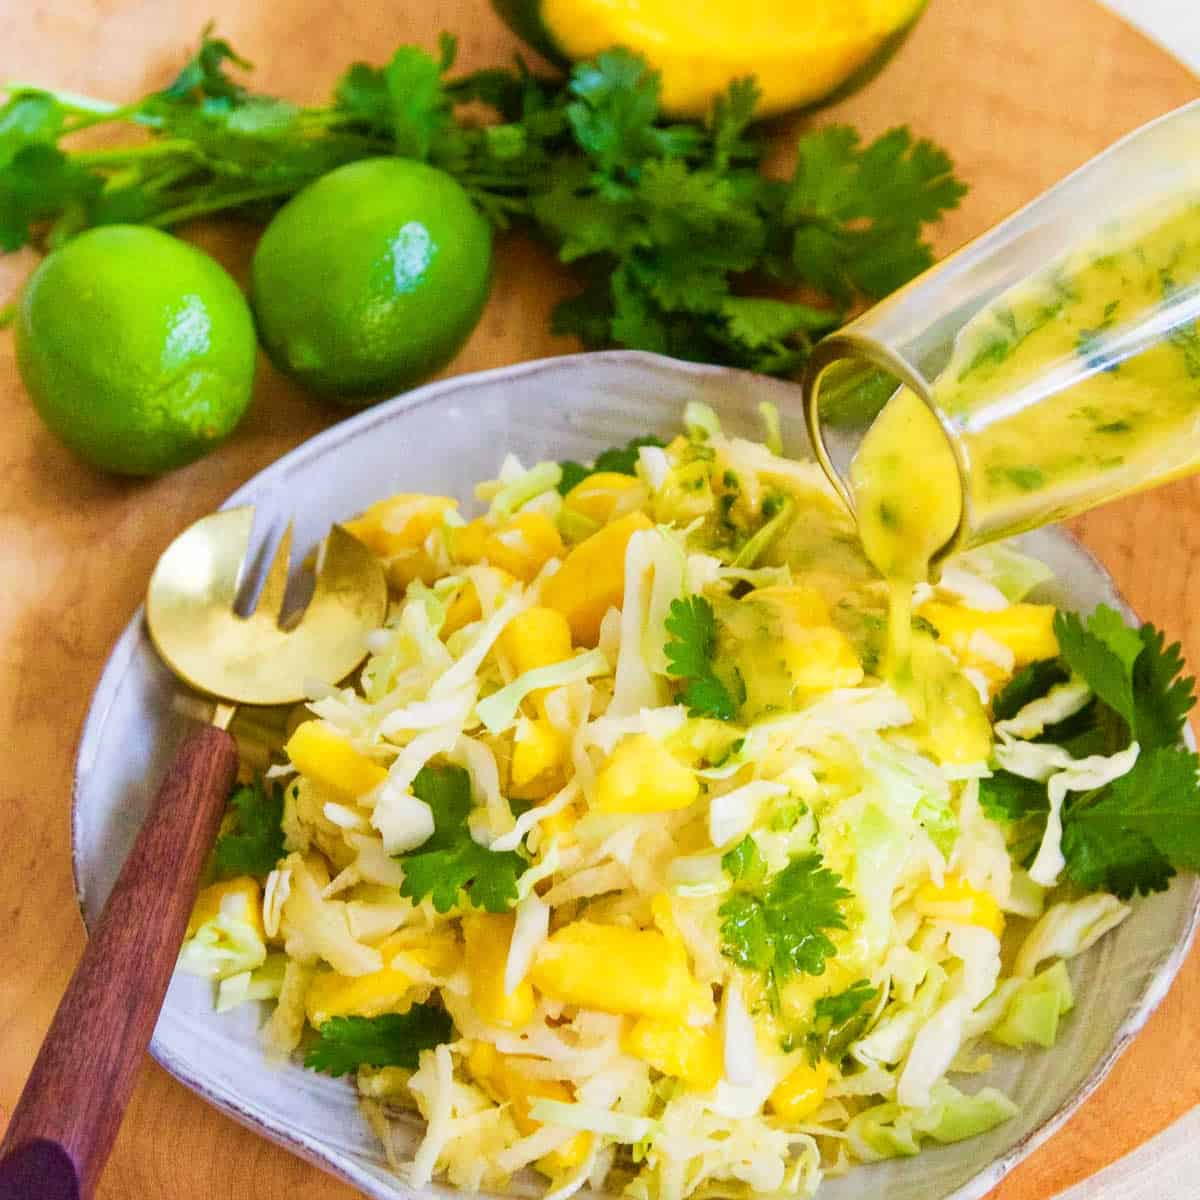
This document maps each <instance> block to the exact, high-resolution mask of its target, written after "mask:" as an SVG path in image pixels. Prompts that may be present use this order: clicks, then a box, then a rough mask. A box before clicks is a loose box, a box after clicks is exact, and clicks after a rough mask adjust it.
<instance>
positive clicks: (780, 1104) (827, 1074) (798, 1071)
mask: <svg viewBox="0 0 1200 1200" xmlns="http://www.w3.org/2000/svg"><path fill="white" fill-rule="evenodd" d="M832 1078H833V1066H832V1065H831V1064H830V1063H828V1062H826V1061H825V1060H824V1059H821V1060H820V1061H818V1062H816V1063H801V1064H800V1065H799V1066H798V1067H796V1068H795V1070H793V1071H791V1072H789V1073H788V1074H787V1075H785V1076H784V1078H783V1079H782V1080H780V1082H779V1083H778V1084H776V1086H775V1090H774V1091H773V1092H772V1093H771V1095H770V1096H769V1097H768V1099H767V1104H768V1105H769V1107H770V1109H771V1111H772V1112H773V1113H775V1115H776V1116H778V1117H782V1118H783V1119H784V1120H785V1121H787V1122H788V1123H789V1124H796V1123H797V1122H799V1121H803V1120H805V1119H806V1118H807V1117H811V1116H812V1115H813V1113H815V1112H816V1111H817V1109H818V1108H820V1107H821V1105H822V1104H824V1103H825V1092H826V1090H827V1089H828V1087H829V1081H830V1079H832Z"/></svg>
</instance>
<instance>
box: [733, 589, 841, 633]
mask: <svg viewBox="0 0 1200 1200" xmlns="http://www.w3.org/2000/svg"><path fill="white" fill-rule="evenodd" d="M744 599H746V600H749V601H752V602H754V603H758V604H768V605H770V606H771V607H772V608H774V609H775V610H776V611H778V612H779V613H780V614H782V615H784V616H786V617H788V618H790V619H791V620H792V621H795V622H798V623H799V624H802V625H828V624H829V622H830V615H829V605H828V604H826V603H825V597H824V596H822V595H821V593H820V592H818V591H817V589H816V588H813V587H806V586H805V585H804V584H774V585H772V586H771V587H763V588H755V589H754V591H752V592H749V593H748V594H747V595H746V596H745V597H744Z"/></svg>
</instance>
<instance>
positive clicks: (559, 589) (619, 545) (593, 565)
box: [542, 512, 653, 646]
mask: <svg viewBox="0 0 1200 1200" xmlns="http://www.w3.org/2000/svg"><path fill="white" fill-rule="evenodd" d="M652 527H653V526H652V523H651V521H650V518H649V517H647V516H646V514H645V513H642V512H632V513H630V514H629V515H628V516H625V517H621V518H620V519H619V520H616V521H614V522H613V523H612V524H611V525H606V526H605V527H604V528H603V529H601V530H599V531H598V532H596V533H593V534H592V536H591V537H590V538H588V539H587V540H586V541H582V542H580V543H579V545H578V546H576V547H575V548H574V549H573V550H572V551H571V552H570V554H568V555H567V557H566V558H565V559H564V560H563V564H562V566H561V567H560V568H559V570H558V572H557V573H556V574H555V575H552V576H551V577H550V578H549V579H548V580H546V584H545V587H543V589H542V600H543V602H544V603H545V604H546V605H547V606H549V607H550V608H555V609H557V610H558V611H559V612H560V613H562V615H563V616H564V617H566V618H567V621H568V623H569V624H570V626H571V635H572V637H573V639H574V641H575V643H576V644H577V645H580V646H594V645H595V644H596V642H597V641H598V640H599V638H600V622H601V621H602V620H603V619H604V614H605V613H606V612H608V610H609V609H610V608H620V607H621V604H622V602H623V601H624V598H625V550H626V548H627V547H628V545H629V539H630V538H631V537H633V535H634V534H635V533H637V532H638V531H639V530H642V529H651V528H652Z"/></svg>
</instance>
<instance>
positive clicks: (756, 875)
mask: <svg viewBox="0 0 1200 1200" xmlns="http://www.w3.org/2000/svg"><path fill="white" fill-rule="evenodd" d="M721 867H722V869H723V870H724V871H725V873H726V874H727V875H728V876H729V878H730V879H733V880H736V881H737V882H738V883H759V882H760V881H761V880H763V879H765V878H766V876H767V864H766V861H765V860H764V859H763V856H762V855H761V854H760V853H759V849H758V843H757V842H756V841H755V840H754V838H752V837H751V836H750V834H746V836H745V837H744V838H742V840H741V841H740V842H738V844H737V845H736V846H734V848H733V849H732V850H727V851H726V852H725V853H724V854H722V855H721Z"/></svg>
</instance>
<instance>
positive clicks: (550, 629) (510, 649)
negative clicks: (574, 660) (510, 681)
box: [500, 605, 571, 675]
mask: <svg viewBox="0 0 1200 1200" xmlns="http://www.w3.org/2000/svg"><path fill="white" fill-rule="evenodd" d="M500 649H501V651H503V653H504V654H505V655H506V656H507V658H508V661H509V662H510V663H511V664H512V668H513V670H514V671H516V673H517V674H518V675H524V674H525V672H526V671H535V670H537V668H538V667H549V666H552V665H553V664H554V663H557V662H562V661H564V660H565V659H568V658H570V657H571V627H570V625H568V624H567V619H566V617H564V616H563V615H562V613H560V612H558V611H557V610H556V609H553V608H545V607H543V606H541V605H535V606H534V607H533V608H527V609H525V610H524V611H523V612H519V613H517V615H516V616H515V617H513V619H512V620H511V621H509V623H508V624H507V625H505V627H504V632H503V633H501V634H500Z"/></svg>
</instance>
